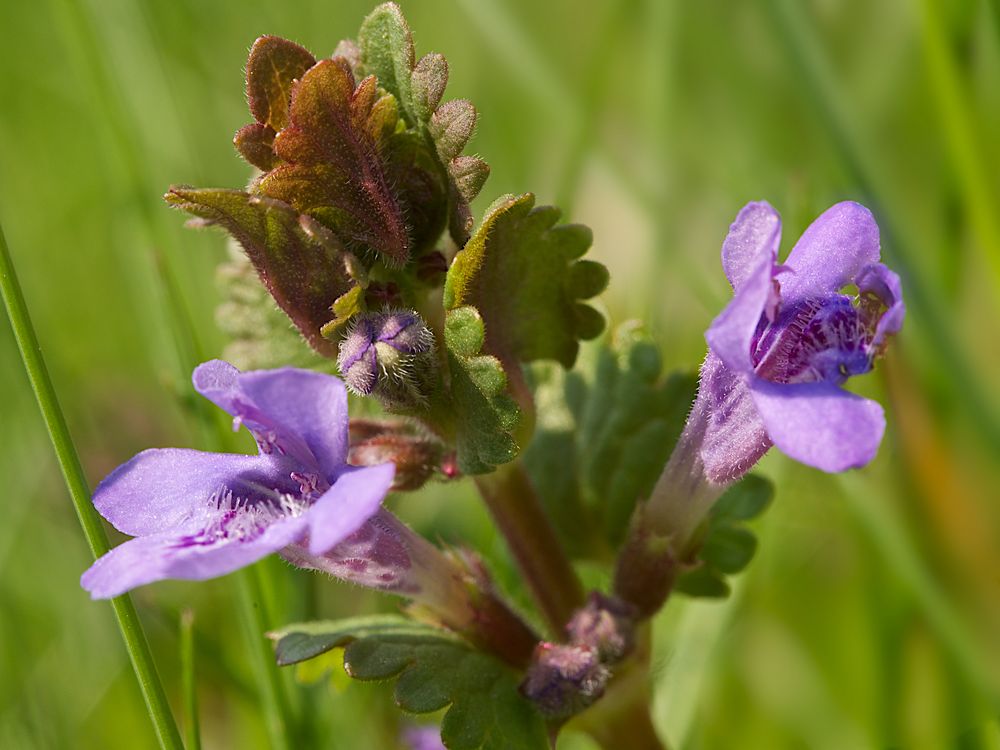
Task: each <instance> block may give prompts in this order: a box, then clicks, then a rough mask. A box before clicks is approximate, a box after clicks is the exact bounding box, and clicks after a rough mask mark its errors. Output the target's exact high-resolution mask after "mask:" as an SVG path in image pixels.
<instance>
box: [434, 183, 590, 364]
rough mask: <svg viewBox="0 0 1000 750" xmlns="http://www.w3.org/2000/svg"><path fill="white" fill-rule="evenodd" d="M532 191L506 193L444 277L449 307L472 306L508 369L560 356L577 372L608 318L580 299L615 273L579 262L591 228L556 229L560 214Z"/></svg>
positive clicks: (489, 344) (491, 347) (491, 350)
mask: <svg viewBox="0 0 1000 750" xmlns="http://www.w3.org/2000/svg"><path fill="white" fill-rule="evenodd" d="M534 205H535V197H534V196H533V195H532V194H531V193H525V194H524V195H521V196H511V195H508V196H504V197H503V198H500V199H499V200H497V201H496V202H495V203H494V204H493V205H492V206H491V207H490V208H489V210H488V211H487V213H486V216H485V217H484V218H483V221H482V223H481V224H480V225H479V227H478V228H477V229H476V231H475V233H474V234H473V236H472V238H471V239H470V240H469V242H468V243H467V244H466V245H465V247H464V248H463V249H462V250H461V252H459V253H458V254H457V255H456V256H455V260H454V261H453V262H452V265H451V268H450V269H449V270H448V276H447V278H446V280H445V290H444V305H445V308H446V309H449V310H450V309H454V308H456V307H462V306H464V305H473V306H475V307H476V309H478V310H479V312H480V314H481V315H482V318H483V321H484V323H485V326H486V350H487V351H488V352H489V353H491V354H493V355H495V356H497V357H498V358H499V359H500V360H501V361H502V362H504V364H506V365H508V366H513V365H515V363H518V362H532V361H534V360H538V359H554V360H556V361H557V362H559V363H560V364H562V365H563V366H564V367H572V366H573V362H574V361H575V360H576V355H577V352H578V351H579V341H580V340H581V339H587V338H593V337H595V336H597V335H598V334H600V332H601V330H602V329H603V327H604V320H603V318H602V317H601V315H600V313H598V312H597V311H596V310H594V309H593V308H592V307H589V306H588V305H585V304H583V303H582V301H581V300H584V299H588V298H590V297H593V296H595V295H597V294H599V293H600V292H601V291H603V289H604V287H605V286H606V285H607V281H608V272H607V269H605V268H604V266H602V265H601V264H600V263H596V262H594V261H581V260H579V258H580V257H581V256H582V255H583V254H584V253H586V251H587V248H589V247H590V243H591V233H590V230H589V229H588V228H587V227H585V226H583V225H580V224H563V225H557V224H556V222H557V221H558V219H559V210H558V209H556V208H554V207H552V206H539V207H537V208H536V207H534Z"/></svg>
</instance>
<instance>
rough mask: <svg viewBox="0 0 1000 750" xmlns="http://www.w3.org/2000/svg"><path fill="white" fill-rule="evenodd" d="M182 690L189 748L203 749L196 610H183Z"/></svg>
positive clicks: (181, 644)
mask: <svg viewBox="0 0 1000 750" xmlns="http://www.w3.org/2000/svg"><path fill="white" fill-rule="evenodd" d="M180 646H181V692H182V693H183V695H184V713H185V715H186V717H185V718H186V722H185V729H186V730H187V731H186V732H185V735H186V736H187V750H201V732H200V731H199V729H198V691H197V689H196V688H197V683H196V680H195V677H196V676H195V670H194V612H193V611H192V610H190V609H185V610H184V611H183V612H181V636H180Z"/></svg>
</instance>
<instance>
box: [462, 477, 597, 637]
mask: <svg viewBox="0 0 1000 750" xmlns="http://www.w3.org/2000/svg"><path fill="white" fill-rule="evenodd" d="M476 487H477V488H478V489H479V492H480V494H481V495H482V496H483V500H484V501H485V502H486V507H487V508H488V509H489V511H490V514H491V515H492V516H493V520H494V521H495V522H496V524H497V527H498V528H499V529H500V533H501V534H503V536H504V538H505V539H506V540H507V545H508V546H509V548H510V551H511V554H513V556H514V559H515V561H516V562H517V565H518V567H519V568H520V570H521V573H522V574H523V575H524V578H525V582H526V583H527V584H528V588H530V589H531V593H532V594H533V595H534V598H535V601H536V602H537V603H538V607H539V609H540V610H541V612H542V614H543V616H544V617H545V621H546V622H547V623H548V625H549V627H550V628H551V630H552V632H553V634H554V635H555V636H556V637H557V638H559V639H561V638H562V636H563V629H564V628H565V626H566V623H567V622H568V621H569V619H570V617H571V616H572V615H573V612H574V611H575V610H577V609H579V608H580V607H582V606H583V605H584V591H583V586H582V585H581V583H580V579H579V578H578V577H577V575H576V571H575V570H573V566H572V565H571V564H570V561H569V558H568V557H567V556H566V552H565V551H564V550H563V548H562V544H561V543H560V542H559V538H558V537H557V536H556V533H555V530H554V529H553V528H552V524H551V522H550V521H549V518H548V516H546V515H545V511H543V510H542V506H541V503H540V502H539V500H538V496H537V494H536V493H535V488H534V487H533V486H532V485H531V481H530V480H529V479H528V475H527V474H526V473H525V471H524V467H523V466H522V464H521V462H520V461H514V462H513V463H510V464H507V465H506V466H501V467H500V468H499V469H497V470H496V471H495V472H494V473H492V474H485V475H481V476H478V477H476Z"/></svg>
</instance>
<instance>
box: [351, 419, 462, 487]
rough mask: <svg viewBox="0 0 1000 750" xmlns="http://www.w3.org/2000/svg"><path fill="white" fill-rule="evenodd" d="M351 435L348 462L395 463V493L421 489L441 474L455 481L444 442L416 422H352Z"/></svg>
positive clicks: (363, 420) (366, 464) (368, 464)
mask: <svg viewBox="0 0 1000 750" xmlns="http://www.w3.org/2000/svg"><path fill="white" fill-rule="evenodd" d="M350 435H351V448H350V451H349V453H348V456H347V461H348V463H350V464H352V465H354V466H374V465H375V464H384V463H388V462H391V463H394V464H395V465H396V474H395V477H394V479H393V485H392V489H394V490H402V491H412V490H417V489H420V488H421V487H422V486H423V485H424V483H425V482H426V481H427V480H428V479H430V478H431V477H432V476H434V474H435V473H438V472H440V473H441V474H442V475H443V476H445V477H448V478H449V479H450V478H451V477H450V476H449V475H448V473H447V469H446V460H447V456H446V454H445V445H444V443H442V442H441V440H439V439H438V438H437V437H436V436H435V435H433V434H431V433H430V432H428V431H427V430H425V429H423V428H421V427H420V425H418V424H417V423H415V422H411V421H408V420H402V419H386V420H374V419H352V420H351V430H350Z"/></svg>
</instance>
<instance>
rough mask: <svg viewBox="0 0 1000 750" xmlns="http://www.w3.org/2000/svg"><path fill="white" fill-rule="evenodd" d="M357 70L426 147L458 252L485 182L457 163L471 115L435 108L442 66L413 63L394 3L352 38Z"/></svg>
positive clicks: (460, 104)
mask: <svg viewBox="0 0 1000 750" xmlns="http://www.w3.org/2000/svg"><path fill="white" fill-rule="evenodd" d="M358 60H359V68H360V70H362V71H363V72H364V73H366V74H369V75H374V76H376V77H377V78H378V81H379V85H380V86H382V87H383V88H384V89H385V90H386V91H388V92H389V93H391V94H392V95H393V96H394V97H396V100H397V101H398V102H399V107H400V111H401V114H402V117H403V119H404V120H405V121H406V124H407V127H408V128H410V129H412V130H413V131H414V132H416V133H418V134H420V135H421V137H422V141H423V142H424V144H425V145H426V143H427V142H428V141H429V143H430V144H432V148H433V149H434V151H435V152H436V155H437V158H438V159H439V162H440V164H441V165H442V166H443V167H444V169H445V170H446V171H447V175H448V182H449V188H448V191H447V192H448V215H449V221H448V226H449V231H450V233H451V236H452V239H454V241H455V243H456V244H457V245H458V246H459V247H461V246H462V245H464V244H465V242H466V240H468V238H469V232H471V231H472V225H473V220H472V211H471V209H470V207H469V203H470V202H471V201H472V200H473V199H474V198H475V197H476V196H477V195H478V194H479V191H480V190H481V189H482V186H483V183H484V182H485V181H486V178H487V177H488V176H489V171H490V170H489V165H487V164H486V162H485V161H483V160H482V159H479V158H477V157H471V156H467V157H463V156H461V153H462V150H463V149H464V148H465V146H466V144H467V143H468V142H469V139H470V138H471V137H472V133H473V131H474V129H475V126H476V119H477V114H476V109H475V107H473V106H472V104H471V103H470V102H468V101H466V100H464V99H458V100H454V101H449V102H445V103H444V104H441V99H442V97H443V96H444V90H445V87H446V86H447V85H448V63H447V61H446V60H445V58H444V57H443V56H442V55H440V54H437V53H433V52H432V53H429V54H426V55H424V56H423V57H421V58H420V59H419V60H417V59H416V55H415V52H414V47H413V34H412V32H411V31H410V27H409V26H408V25H407V23H406V19H405V18H403V13H402V11H400V9H399V6H398V5H396V4H395V3H384V4H382V5H380V6H378V7H377V8H375V10H373V11H372V12H371V13H370V14H369V15H368V17H367V18H366V19H365V20H364V22H363V23H362V24H361V30H360V31H359V33H358Z"/></svg>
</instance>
